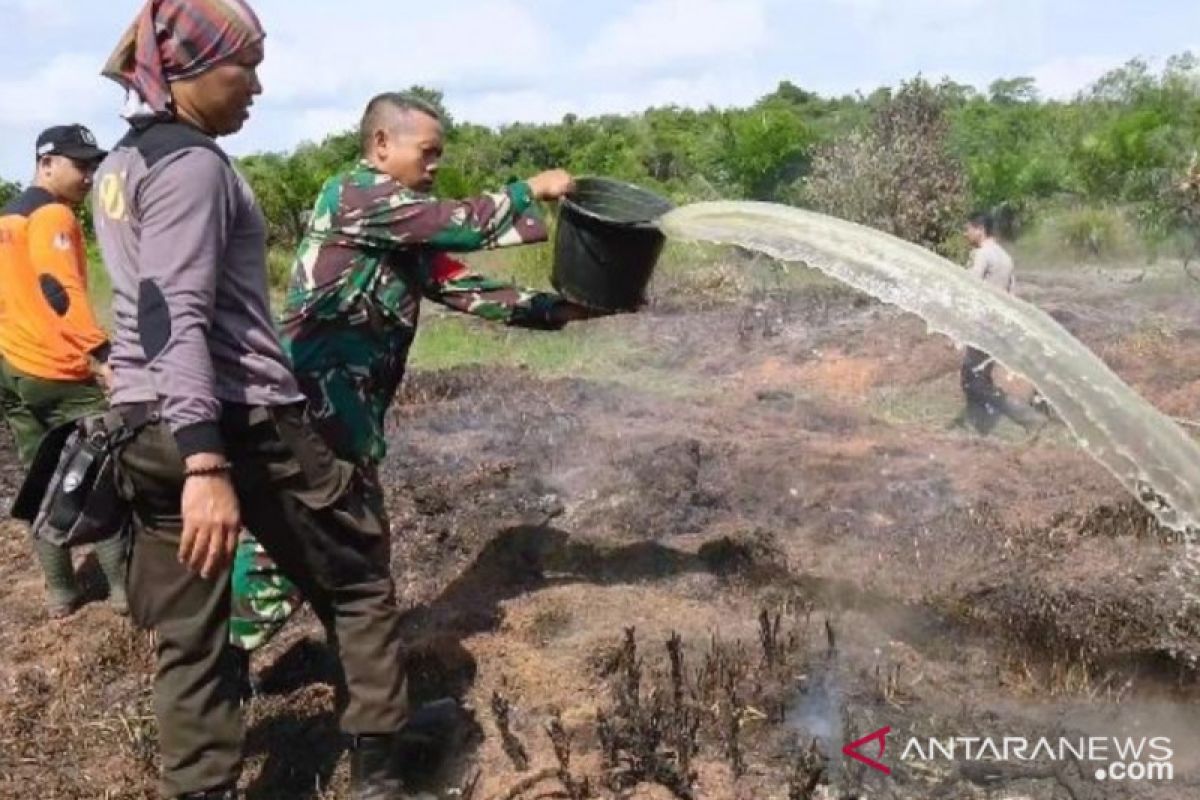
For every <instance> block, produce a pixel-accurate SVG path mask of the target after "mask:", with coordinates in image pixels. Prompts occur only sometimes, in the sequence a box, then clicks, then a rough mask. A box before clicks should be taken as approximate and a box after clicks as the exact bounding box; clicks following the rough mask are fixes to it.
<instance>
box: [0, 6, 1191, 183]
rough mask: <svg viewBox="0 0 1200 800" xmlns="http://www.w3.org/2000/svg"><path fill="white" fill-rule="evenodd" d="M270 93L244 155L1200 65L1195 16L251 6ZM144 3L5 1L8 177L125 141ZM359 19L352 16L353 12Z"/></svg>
mask: <svg viewBox="0 0 1200 800" xmlns="http://www.w3.org/2000/svg"><path fill="white" fill-rule="evenodd" d="M250 2H251V3H252V5H253V6H254V8H255V9H256V10H257V11H258V13H259V16H260V17H261V19H262V21H263V25H264V27H265V28H266V29H267V42H266V53H267V57H266V61H265V62H264V64H263V67H262V70H261V77H262V81H263V84H264V87H265V93H264V95H263V97H262V98H260V99H259V100H258V101H257V103H256V104H255V107H254V116H253V117H252V118H251V119H250V121H249V122H248V123H247V125H246V128H245V129H244V130H243V131H242V132H241V133H239V134H238V135H237V136H234V137H231V138H230V139H228V140H225V141H224V142H223V144H224V145H225V146H226V148H227V149H228V150H229V151H230V152H231V153H233V154H235V155H245V154H248V153H252V152H257V151H262V150H286V149H289V148H291V147H293V146H294V145H296V144H298V143H299V142H301V141H305V140H317V141H319V140H320V139H322V138H324V137H325V136H326V135H327V134H329V133H333V132H337V131H341V130H345V129H347V128H350V127H352V126H353V125H354V124H355V122H356V120H357V117H358V115H359V114H360V113H361V110H362V107H363V106H364V105H365V103H366V101H367V100H368V99H369V98H370V97H371V96H372V95H373V94H375V93H377V92H380V91H385V90H393V89H403V88H406V87H408V86H410V85H413V84H422V85H425V86H429V87H431V88H436V89H440V90H441V91H443V92H444V93H445V96H446V105H447V107H448V109H449V111H450V113H451V115H452V116H453V117H454V118H455V119H456V120H466V121H471V122H478V123H482V124H487V125H500V124H504V123H507V122H515V121H528V122H549V121H557V120H559V119H561V118H562V116H563V115H564V114H567V113H575V114H578V115H580V116H587V115H590V114H596V113H608V112H617V113H623V112H637V111H641V110H643V109H645V108H647V107H649V106H654V105H663V104H669V103H670V104H676V105H687V106H696V107H705V106H708V105H710V104H712V105H716V106H719V107H723V106H735V105H746V104H749V103H752V102H754V100H755V99H757V98H758V97H760V96H762V95H764V94H766V93H768V92H770V91H771V90H772V89H773V88H774V87H775V86H776V85H777V84H778V83H779V81H781V80H789V81H791V82H792V83H795V84H796V85H798V86H801V87H802V88H805V89H808V90H811V91H817V92H820V93H822V94H838V95H841V94H846V93H853V92H855V91H862V92H864V93H868V92H870V91H871V90H873V89H875V88H877V87H879V86H881V85H895V84H896V83H898V82H899V81H901V80H906V79H908V78H911V77H913V76H915V75H917V74H918V73H920V74H923V75H925V76H926V77H928V78H931V79H934V80H936V79H939V78H941V77H943V76H948V77H951V78H953V79H954V80H957V81H959V82H962V83H968V84H971V85H974V86H977V87H980V88H986V86H987V85H988V84H989V83H991V81H992V80H994V79H996V78H1001V77H1017V76H1031V77H1033V78H1035V79H1036V80H1037V83H1038V86H1039V88H1040V90H1041V92H1042V94H1043V96H1046V97H1056V98H1068V97H1070V96H1072V95H1073V94H1074V93H1075V92H1077V91H1079V90H1080V89H1083V88H1085V87H1086V86H1087V85H1089V84H1090V83H1091V82H1092V81H1094V80H1095V79H1096V78H1098V77H1099V76H1101V75H1102V74H1103V73H1104V72H1105V71H1107V70H1108V69H1111V68H1113V67H1116V66H1120V65H1121V64H1123V63H1125V62H1127V61H1129V60H1130V59H1132V58H1144V59H1147V60H1149V61H1151V63H1154V64H1159V65H1161V63H1162V61H1163V60H1164V59H1165V58H1166V57H1167V56H1170V55H1173V54H1178V53H1182V52H1185V51H1187V50H1191V51H1193V52H1196V53H1198V54H1200V0H1141V1H1140V2H1133V1H1132V0H1108V2H1107V3H1105V2H1101V0H608V2H598V0H451V1H450V2H440V3H437V2H427V3H412V2H405V0H352V1H351V2H347V1H346V0H342V1H341V2H330V1H329V0H250ZM141 5H142V0H0V20H2V21H3V25H4V28H5V36H4V45H3V49H2V50H0V177H3V178H6V179H8V180H18V181H22V182H25V181H27V180H28V178H29V175H30V173H31V172H32V167H33V142H34V139H35V138H36V136H37V133H38V132H39V131H40V130H41V129H43V128H45V127H47V126H50V125H54V124H60V123H67V122H81V123H83V124H85V125H88V126H89V127H91V128H92V130H93V131H95V133H96V135H97V137H98V138H99V139H100V141H101V144H103V145H108V144H111V143H113V142H114V141H115V140H116V139H117V138H119V137H120V135H121V133H122V131H123V129H124V124H123V122H122V121H121V120H120V118H119V117H118V116H117V111H118V109H119V107H120V104H121V97H122V92H121V90H120V89H119V88H118V87H117V86H116V85H115V84H113V83H111V82H110V81H107V80H106V79H104V78H101V77H100V76H99V70H100V67H101V65H102V64H103V63H104V61H105V59H106V58H107V56H108V54H109V52H110V51H111V50H112V48H113V46H114V45H115V44H116V42H117V40H118V39H119V38H120V35H121V33H122V32H123V31H124V29H125V28H126V27H127V26H128V25H129V23H130V22H131V21H132V19H133V17H134V16H135V15H136V13H137V11H138V9H139V8H140V7H141ZM351 12H352V13H351Z"/></svg>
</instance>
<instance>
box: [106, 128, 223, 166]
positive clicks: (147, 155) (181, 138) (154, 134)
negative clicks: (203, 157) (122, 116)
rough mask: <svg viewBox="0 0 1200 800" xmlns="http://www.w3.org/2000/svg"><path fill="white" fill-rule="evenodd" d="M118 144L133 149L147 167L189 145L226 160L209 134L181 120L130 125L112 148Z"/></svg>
mask: <svg viewBox="0 0 1200 800" xmlns="http://www.w3.org/2000/svg"><path fill="white" fill-rule="evenodd" d="M122 147H125V148H132V149H134V150H137V151H138V153H140V154H141V156H142V160H143V161H145V162H146V166H147V167H153V166H154V165H155V164H157V163H158V162H159V161H162V160H163V159H164V158H166V157H167V156H169V155H171V154H172V153H178V152H179V151H180V150H187V149H188V148H191V147H201V148H204V149H205V150H211V151H212V152H214V153H216V154H217V155H218V156H220V157H221V160H222V161H224V162H225V163H226V164H228V163H229V156H228V155H226V154H225V151H224V150H222V149H221V148H220V146H219V145H218V144H217V143H216V142H215V141H213V139H212V137H210V136H207V135H206V134H204V133H201V132H200V131H198V130H196V129H195V128H193V127H192V126H190V125H184V124H183V123H181V122H158V123H155V124H153V125H150V126H148V127H145V128H131V129H130V130H129V132H128V133H126V134H125V136H124V137H122V139H121V141H119V142H117V146H116V148H114V149H118V148H122Z"/></svg>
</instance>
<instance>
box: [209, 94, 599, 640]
mask: <svg viewBox="0 0 1200 800" xmlns="http://www.w3.org/2000/svg"><path fill="white" fill-rule="evenodd" d="M360 135H361V140H362V142H361V143H362V152H363V158H362V160H361V161H360V162H359V163H358V164H357V165H356V166H354V167H353V168H352V169H350V170H349V171H347V172H345V173H343V174H340V175H337V176H335V177H333V178H331V179H330V180H328V181H327V182H326V183H325V185H324V187H323V188H322V189H321V193H320V196H319V197H318V198H317V202H316V205H315V207H314V209H313V215H312V219H311V220H310V222H309V225H308V230H307V232H306V234H305V236H304V239H303V240H302V241H301V244H300V247H299V251H298V253H297V258H296V263H295V265H294V267H293V273H292V279H291V284H290V286H289V289H288V293H287V299H286V303H285V307H284V310H283V313H282V315H281V320H280V327H281V335H282V339H283V342H284V347H285V349H286V351H287V353H288V355H290V356H291V358H292V362H293V365H294V368H295V374H296V377H297V380H298V381H299V384H300V389H301V391H302V392H303V393H304V394H305V396H306V397H307V398H308V401H309V413H310V415H311V417H312V419H313V422H314V424H315V425H316V427H317V429H318V431H319V432H320V433H321V435H322V436H323V437H324V438H325V440H326V441H327V442H328V443H329V445H330V447H331V448H332V449H333V450H334V452H335V453H337V455H338V456H339V457H340V458H342V459H345V460H347V461H350V462H352V463H355V464H357V465H358V466H359V468H360V469H359V472H360V475H361V476H362V479H363V480H364V482H365V483H366V484H367V485H369V486H372V487H374V491H378V490H379V489H378V485H377V482H376V478H375V467H376V465H377V464H378V463H379V462H380V461H381V460H382V459H383V457H384V455H385V453H386V450H387V440H386V437H385V434H384V415H385V413H386V411H387V408H388V406H389V405H391V403H392V400H393V399H394V397H395V395H396V391H397V389H398V388H399V386H400V382H401V380H402V379H403V377H404V368H405V364H406V362H407V359H408V352H409V348H410V347H411V346H412V342H413V338H414V336H415V335H416V332H417V322H418V317H419V311H420V302H421V298H422V297H426V298H428V299H430V300H433V301H434V302H437V303H440V304H442V305H444V306H446V307H448V308H451V309H453V310H455V311H460V312H463V313H466V314H472V315H475V316H477V317H481V318H483V319H487V320H491V321H495V322H503V323H506V324H509V325H518V326H522V327H531V328H542V329H558V328H561V327H562V326H563V325H564V324H566V323H567V322H569V321H571V320H576V319H583V318H586V317H588V316H591V315H592V312H590V311H588V310H586V309H583V308H582V307H580V306H577V305H575V304H573V303H570V302H569V301H567V300H565V299H563V298H562V297H559V296H558V295H555V294H551V293H546V292H538V291H533V290H528V289H521V288H518V287H515V286H512V285H510V284H507V283H504V282H501V281H497V280H494V279H492V278H489V277H487V276H484V275H479V274H476V273H473V272H471V271H470V270H469V269H468V268H467V267H466V266H465V265H463V264H461V263H460V262H458V261H456V260H454V259H452V258H450V257H449V256H448V255H446V253H447V252H467V251H476V250H483V249H491V248H497V247H508V246H516V245H522V244H530V243H534V242H541V241H545V239H546V238H547V229H546V226H545V224H544V223H543V221H542V219H541V218H540V216H539V215H538V212H537V206H536V203H535V202H534V201H535V200H553V199H556V198H558V197H561V196H562V195H564V194H566V193H567V192H569V191H570V190H571V189H572V188H573V181H572V179H571V177H570V175H568V174H567V173H566V172H564V171H562V170H551V171H548V172H543V173H541V174H539V175H537V176H535V177H533V178H531V179H529V180H528V181H519V182H516V183H512V184H510V185H508V186H506V187H505V188H504V189H503V190H501V191H499V192H495V193H492V194H485V195H482V196H479V197H476V198H472V199H468V200H462V201H450V200H438V199H436V198H434V197H432V196H431V195H429V194H428V192H429V190H430V189H431V188H432V187H433V181H434V177H435V175H436V173H437V168H438V162H439V160H440V158H441V155H442V142H443V134H442V126H441V122H440V120H439V115H438V112H437V111H436V110H435V109H433V108H432V107H430V106H429V105H427V104H425V103H424V102H422V101H420V100H419V99H416V98H413V97H410V96H407V95H401V94H393V93H389V94H383V95H380V96H378V97H376V98H374V99H373V100H372V101H371V102H370V104H368V106H367V110H366V113H365V114H364V116H363V120H362V125H361V128H360ZM233 594H234V599H233V622H232V625H231V631H232V639H233V643H234V645H235V646H237V647H240V648H242V649H243V650H246V651H248V650H251V649H254V648H255V647H258V646H261V645H262V644H263V643H265V642H266V641H267V640H269V639H270V638H271V637H272V636H273V635H274V634H275V632H276V631H277V630H278V629H279V628H280V627H281V626H282V625H283V623H284V622H286V621H287V619H288V617H289V616H290V615H291V613H292V612H293V611H294V610H295V609H296V608H297V607H298V606H299V604H300V598H299V596H298V594H297V593H296V591H295V589H294V587H292V586H291V585H290V583H289V582H288V581H287V579H286V578H284V577H283V575H282V574H281V573H280V572H279V570H278V569H276V568H275V567H274V565H273V564H272V563H271V560H270V558H269V557H268V556H267V554H266V552H265V551H264V550H263V549H262V548H261V547H260V546H259V545H258V544H257V543H256V542H255V541H254V539H253V538H252V537H250V536H249V535H248V534H243V537H242V540H241V542H240V543H239V547H238V553H237V558H236V562H235V567H234V592H233Z"/></svg>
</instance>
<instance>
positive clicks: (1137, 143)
mask: <svg viewBox="0 0 1200 800" xmlns="http://www.w3.org/2000/svg"><path fill="white" fill-rule="evenodd" d="M411 91H414V92H417V93H419V94H421V95H422V96H424V97H425V98H426V99H428V100H430V101H431V102H434V103H435V104H437V105H439V106H440V107H442V108H443V109H444V108H445V106H444V103H443V97H442V95H441V94H440V93H439V92H437V91H434V90H430V89H427V88H422V87H413V88H412V89H411ZM365 100H366V98H364V102H365ZM445 116H446V121H447V130H448V134H447V148H446V157H445V159H444V161H443V163H442V167H441V171H440V173H439V176H438V182H437V188H436V191H437V192H438V193H439V194H441V195H443V196H447V197H465V196H468V195H472V194H475V193H478V192H481V191H486V190H493V189H496V188H498V187H499V186H501V185H503V184H504V183H506V182H508V181H511V180H513V179H516V178H521V177H526V176H528V175H530V174H532V173H534V172H537V171H539V170H542V169H546V168H550V167H565V168H567V169H569V170H571V171H572V172H574V173H576V174H581V175H605V176H610V177H615V178H620V179H624V180H628V181H632V182H635V183H638V184H641V185H644V186H647V187H649V188H652V189H655V190H657V191H659V192H662V193H664V194H666V195H668V196H669V197H671V198H672V199H674V200H675V201H677V202H687V201H694V200H700V199H716V198H729V199H755V200H768V201H775V202H785V203H793V204H798V205H805V206H809V207H813V208H817V209H819V210H824V211H829V212H831V213H836V214H839V215H841V216H844V217H848V218H851V219H855V220H857V221H862V222H865V223H867V224H871V225H875V226H877V227H881V228H884V229H885V230H890V231H892V232H893V233H897V234H898V235H901V236H904V237H906V238H909V239H911V240H913V241H918V242H920V243H922V244H925V245H927V246H933V247H940V246H944V245H946V243H947V242H948V241H949V239H950V238H951V236H952V234H953V233H954V232H955V231H956V230H957V226H958V224H959V222H960V219H961V215H962V214H964V213H966V212H967V211H968V210H972V209H980V210H993V211H997V212H999V215H1000V217H1001V218H1002V219H1003V221H1004V222H1005V224H1006V229H1007V232H1008V233H1010V234H1012V233H1016V232H1018V231H1020V230H1021V229H1022V228H1028V226H1031V225H1035V224H1037V223H1038V222H1039V221H1040V220H1042V219H1044V218H1046V217H1049V216H1053V215H1055V214H1057V215H1060V216H1062V215H1067V216H1068V217H1069V219H1070V220H1071V221H1072V224H1073V227H1072V226H1067V228H1066V229H1064V231H1063V236H1064V237H1065V239H1067V240H1068V241H1070V242H1073V243H1075V244H1079V245H1080V246H1082V247H1088V246H1091V247H1093V248H1094V249H1097V248H1099V247H1101V246H1103V245H1104V241H1103V239H1104V237H1105V235H1106V231H1105V227H1106V226H1111V225H1113V224H1115V223H1114V222H1113V219H1114V218H1118V217H1119V219H1120V220H1121V222H1122V224H1128V225H1129V226H1130V227H1131V229H1133V230H1136V232H1137V235H1138V237H1139V238H1140V239H1141V240H1142V241H1143V242H1147V243H1151V244H1155V243H1163V242H1167V241H1170V240H1171V239H1172V237H1176V236H1179V235H1180V234H1181V226H1182V225H1184V224H1185V221H1186V219H1187V217H1186V215H1183V214H1181V213H1180V211H1179V199H1178V197H1177V196H1176V195H1177V193H1176V192H1175V191H1174V190H1173V187H1176V186H1178V184H1179V181H1180V179H1181V178H1182V176H1183V175H1185V174H1186V170H1187V165H1188V163H1189V161H1190V160H1191V159H1192V157H1193V155H1194V154H1195V152H1196V150H1197V149H1198V148H1200V63H1198V60H1197V58H1196V57H1195V56H1194V55H1192V54H1190V53H1185V54H1183V55H1179V56H1175V57H1172V58H1170V59H1168V60H1167V62H1166V63H1165V64H1164V65H1163V66H1162V68H1161V69H1158V70H1152V69H1151V68H1150V67H1149V66H1148V65H1147V64H1146V63H1145V62H1143V61H1137V60H1135V61H1131V62H1129V63H1128V64H1126V65H1124V66H1123V67H1120V68H1118V69H1115V70H1113V71H1111V72H1109V73H1108V74H1107V75H1105V76H1103V77H1102V78H1101V79H1100V80H1098V81H1097V82H1096V83H1095V84H1094V85H1093V86H1091V87H1090V88H1088V89H1087V90H1085V91H1083V92H1081V93H1080V94H1079V95H1077V96H1076V97H1075V98H1074V99H1072V100H1070V101H1056V100H1047V99H1044V98H1042V97H1041V96H1040V95H1039V93H1038V89H1037V86H1036V85H1035V83H1034V81H1033V80H1032V79H1030V78H1024V77H1017V78H1009V79H1002V80H997V81H995V82H994V83H992V84H991V86H990V87H989V89H988V90H987V91H986V92H980V91H977V90H975V89H973V88H972V87H969V86H964V85H961V84H957V83H954V82H951V81H942V82H941V83H936V84H935V83H931V82H929V81H927V80H925V79H924V78H921V77H917V78H915V79H913V80H911V81H908V82H906V83H903V84H901V85H900V86H899V87H895V88H882V89H879V90H877V91H875V92H873V93H871V94H869V95H863V94H857V95H850V96H844V97H822V96H819V95H817V94H815V93H813V92H809V91H806V90H804V89H802V88H800V87H798V86H796V85H795V84H793V83H791V82H789V81H783V82H781V83H780V84H779V85H778V87H777V88H776V89H775V90H774V91H773V92H771V93H770V94H768V95H766V96H764V97H762V98H760V99H759V100H758V101H757V102H755V103H754V104H753V105H750V106H748V107H744V108H731V109H719V108H714V107H710V108H707V109H699V110H698V109H690V108H681V107H675V106H666V107H659V108H651V109H648V110H646V111H645V112H643V113H640V114H633V115H604V116H597V117H589V118H580V117H577V116H575V115H573V114H568V115H567V116H565V117H564V118H563V119H562V120H561V121H559V122H557V123H551V124H526V123H519V124H512V125H506V126H503V127H500V128H489V127H484V126H481V125H475V124H471V123H465V122H456V121H455V120H454V119H453V117H452V115H451V114H450V113H447V114H446V115H445ZM357 151H358V143H357V134H356V132H354V131H343V132H333V133H331V135H330V136H328V137H327V138H326V139H325V140H324V141H322V142H320V143H305V144H302V145H300V146H298V147H297V148H295V149H294V150H292V151H291V152H287V153H263V154H258V155H253V156H249V157H246V158H242V159H240V164H241V168H242V169H243V171H244V172H245V174H246V175H247V177H248V178H249V180H250V181H251V182H252V184H253V185H254V188H255V191H256V192H257V194H258V197H259V199H260V201H261V202H262V204H263V207H264V210H265V212H266V215H267V218H268V221H269V225H270V235H271V239H272V242H273V244H275V245H277V246H284V247H290V246H291V245H294V244H295V242H296V240H297V239H298V237H299V236H300V234H301V233H302V231H303V228H304V222H305V218H306V214H307V212H308V209H309V208H310V206H311V204H312V202H313V200H314V198H315V196H316V193H317V190H318V189H319V187H320V185H321V183H322V182H323V181H324V180H325V179H326V178H327V177H328V176H329V175H331V174H332V173H334V172H335V171H337V170H338V169H340V168H342V167H344V166H345V165H347V164H349V163H351V162H352V161H353V160H354V159H355V158H356V157H357ZM14 188H15V187H14V186H13V184H9V183H4V182H0V195H3V194H4V193H5V192H10V191H12V190H13V189H14ZM1071 215H1074V216H1071ZM1193 224H1194V223H1193ZM1076 240H1077V241H1076Z"/></svg>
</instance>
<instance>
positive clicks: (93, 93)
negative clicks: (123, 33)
mask: <svg viewBox="0 0 1200 800" xmlns="http://www.w3.org/2000/svg"><path fill="white" fill-rule="evenodd" d="M102 63H103V59H102V58H100V57H98V56H96V55H94V54H89V53H65V54H63V55H59V56H55V57H54V58H53V59H52V60H51V61H50V62H49V63H47V64H46V65H45V66H43V67H41V68H39V69H37V70H35V71H33V72H30V73H28V74H26V75H23V76H20V77H16V78H8V79H0V126H5V127H9V126H12V127H16V126H21V127H24V126H29V125H49V124H53V123H57V122H62V121H64V120H69V119H88V118H91V117H93V116H97V115H99V114H101V113H103V112H104V111H105V110H110V109H111V110H115V109H116V107H117V101H118V98H119V90H118V89H117V88H116V86H115V84H110V83H109V82H108V81H107V80H105V79H104V78H101V77H100V66H101V64H102ZM106 86H112V87H113V89H112V91H106Z"/></svg>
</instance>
